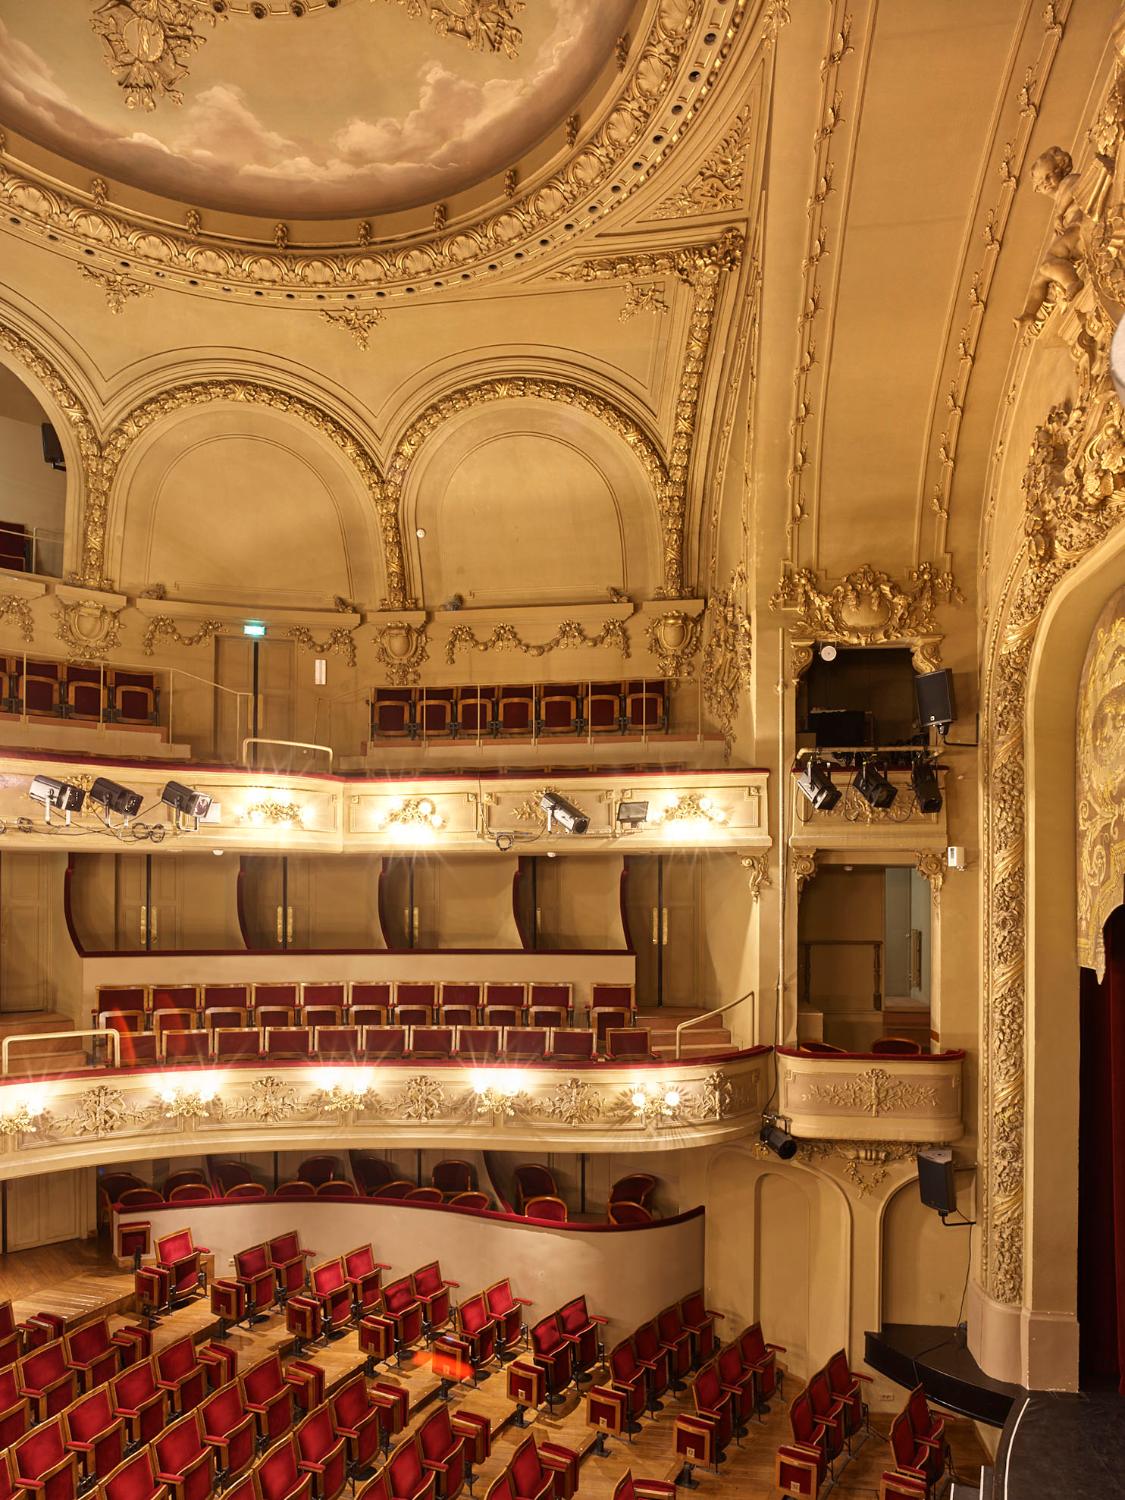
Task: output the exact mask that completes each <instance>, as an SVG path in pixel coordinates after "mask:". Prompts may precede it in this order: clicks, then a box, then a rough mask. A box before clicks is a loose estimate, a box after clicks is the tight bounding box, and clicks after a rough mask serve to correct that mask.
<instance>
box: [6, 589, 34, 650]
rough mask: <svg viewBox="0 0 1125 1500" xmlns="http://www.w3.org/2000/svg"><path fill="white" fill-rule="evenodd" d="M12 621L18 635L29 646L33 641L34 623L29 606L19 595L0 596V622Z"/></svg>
mask: <svg viewBox="0 0 1125 1500" xmlns="http://www.w3.org/2000/svg"><path fill="white" fill-rule="evenodd" d="M9 617H10V618H11V619H13V620H14V621H15V622H16V624H17V625H18V626H19V631H20V635H22V636H23V638H24V640H25V641H26V642H27V643H28V645H30V644H31V642H32V641H33V640H34V639H35V621H34V620H33V618H32V615H31V605H30V604H29V603H28V602H27V600H26V599H24V598H21V597H20V595H19V594H0V620H7V619H8V618H9Z"/></svg>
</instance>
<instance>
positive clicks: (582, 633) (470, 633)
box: [445, 620, 629, 665]
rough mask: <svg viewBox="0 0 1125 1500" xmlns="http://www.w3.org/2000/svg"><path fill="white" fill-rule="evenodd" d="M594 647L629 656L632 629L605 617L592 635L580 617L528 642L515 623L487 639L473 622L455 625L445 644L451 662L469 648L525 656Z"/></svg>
mask: <svg viewBox="0 0 1125 1500" xmlns="http://www.w3.org/2000/svg"><path fill="white" fill-rule="evenodd" d="M583 646H585V647H588V648H591V649H597V648H602V647H605V648H608V649H609V650H612V651H618V652H620V654H621V656H622V657H628V655H629V632H628V631H627V630H626V629H625V622H624V620H606V622H605V624H604V625H603V626H602V628H601V629H600V630H599V631H597V632H596V633H595V634H593V635H591V634H590V633H589V632H588V631H587V630H586V628H585V626H584V625H581V624H579V622H578V621H577V620H563V622H562V624H561V625H560V626H559V628H558V629H557V630H556V631H555V633H554V635H552V636H551V637H550V638H549V639H548V640H545V641H538V642H535V641H525V640H524V638H523V636H521V635H520V633H519V631H518V630H517V629H516V627H515V626H514V625H509V624H507V623H501V624H499V625H497V626H496V627H495V629H494V630H493V631H492V632H491V634H489V635H487V636H486V637H485V638H484V640H481V638H480V637H479V636H478V635H477V634H476V632H475V631H474V629H473V627H472V626H471V625H454V627H453V629H452V630H451V631H450V632H449V637H448V639H447V640H446V643H445V659H446V661H447V662H449V663H450V665H452V664H453V663H454V662H455V661H456V660H457V653H458V652H459V651H462V650H467V651H484V652H488V651H519V652H521V653H522V654H523V655H524V656H549V655H550V653H551V652H552V651H571V650H574V649H576V648H579V647H583Z"/></svg>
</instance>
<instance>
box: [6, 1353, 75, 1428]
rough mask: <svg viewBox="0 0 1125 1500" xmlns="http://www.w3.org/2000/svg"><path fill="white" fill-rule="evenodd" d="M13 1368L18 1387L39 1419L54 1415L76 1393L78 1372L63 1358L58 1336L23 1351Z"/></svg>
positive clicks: (71, 1399)
mask: <svg viewBox="0 0 1125 1500" xmlns="http://www.w3.org/2000/svg"><path fill="white" fill-rule="evenodd" d="M16 1370H17V1379H18V1380H19V1385H20V1390H21V1391H22V1392H23V1394H24V1395H25V1396H26V1397H27V1399H28V1400H29V1401H30V1402H31V1408H32V1412H33V1413H34V1415H35V1417H36V1418H37V1419H38V1420H39V1421H42V1420H43V1419H44V1418H45V1417H53V1416H55V1415H56V1413H58V1412H60V1411H62V1409H63V1407H64V1406H69V1405H70V1403H71V1402H72V1401H73V1400H74V1399H75V1398H76V1397H77V1395H78V1376H77V1374H76V1373H75V1371H74V1370H72V1369H71V1368H70V1367H69V1365H68V1364H67V1362H66V1350H65V1348H64V1346H63V1342H62V1340H61V1339H56V1340H55V1341H54V1342H53V1343H50V1344H44V1345H43V1346H42V1348H40V1349H35V1350H33V1351H32V1352H31V1353H30V1354H25V1355H24V1356H23V1358H22V1359H21V1360H18V1361H17V1363H16Z"/></svg>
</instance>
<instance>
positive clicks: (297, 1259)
mask: <svg viewBox="0 0 1125 1500" xmlns="http://www.w3.org/2000/svg"><path fill="white" fill-rule="evenodd" d="M306 1186H307V1184H306ZM278 1196H279V1197H280V1196H281V1190H280V1189H278ZM310 1196H311V1195H310ZM266 1248H267V1250H268V1251H269V1255H270V1263H271V1264H272V1266H273V1269H274V1274H275V1276H276V1277H277V1291H278V1297H279V1299H280V1301H281V1302H283V1303H284V1301H285V1299H286V1297H288V1296H290V1295H291V1294H292V1293H293V1292H299V1291H302V1290H303V1289H304V1285H305V1282H306V1280H307V1279H308V1271H307V1265H306V1262H307V1260H308V1259H309V1258H310V1257H311V1256H312V1254H313V1252H312V1251H311V1250H305V1249H303V1248H302V1246H301V1236H300V1235H299V1234H298V1233H297V1231H296V1230H295V1229H291V1230H289V1231H288V1232H287V1233H286V1234H279V1235H275V1236H274V1238H273V1239H272V1240H267V1241H266Z"/></svg>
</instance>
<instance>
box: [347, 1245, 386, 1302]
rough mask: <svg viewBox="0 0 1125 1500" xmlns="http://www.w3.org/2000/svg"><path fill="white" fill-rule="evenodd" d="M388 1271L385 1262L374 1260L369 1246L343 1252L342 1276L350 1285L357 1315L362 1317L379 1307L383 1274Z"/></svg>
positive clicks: (373, 1253) (359, 1246)
mask: <svg viewBox="0 0 1125 1500" xmlns="http://www.w3.org/2000/svg"><path fill="white" fill-rule="evenodd" d="M389 1270H390V1266H389V1265H388V1264H387V1262H386V1261H385V1260H376V1259H375V1251H374V1250H373V1249H372V1247H371V1246H370V1245H357V1246H356V1247H355V1249H354V1250H346V1251H345V1252H344V1275H345V1276H346V1277H347V1278H348V1281H349V1282H350V1283H351V1289H352V1301H353V1302H354V1303H355V1308H356V1312H357V1313H359V1314H361V1315H362V1314H363V1313H366V1312H368V1311H370V1310H371V1309H373V1308H378V1307H379V1305H380V1304H381V1302H382V1292H381V1288H382V1283H383V1272H384V1271H389Z"/></svg>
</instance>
